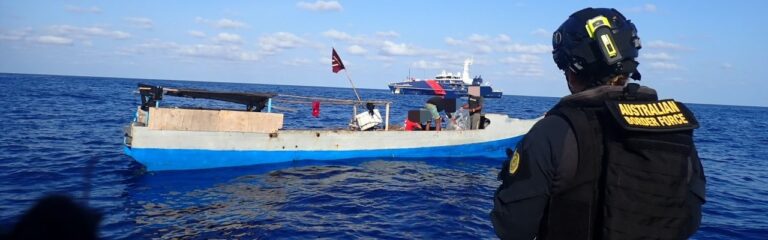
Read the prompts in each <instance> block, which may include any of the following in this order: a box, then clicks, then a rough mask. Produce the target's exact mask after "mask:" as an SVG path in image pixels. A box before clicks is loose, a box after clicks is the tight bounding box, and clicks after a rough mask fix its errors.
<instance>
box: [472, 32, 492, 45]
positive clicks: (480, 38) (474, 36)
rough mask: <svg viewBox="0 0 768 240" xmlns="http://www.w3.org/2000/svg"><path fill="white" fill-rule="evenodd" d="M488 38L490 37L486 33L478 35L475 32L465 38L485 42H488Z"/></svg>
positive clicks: (475, 41)
mask: <svg viewBox="0 0 768 240" xmlns="http://www.w3.org/2000/svg"><path fill="white" fill-rule="evenodd" d="M490 39H491V37H488V36H486V35H480V34H477V33H473V34H472V35H470V36H469V38H467V40H469V41H470V42H474V43H485V42H488V40H490Z"/></svg>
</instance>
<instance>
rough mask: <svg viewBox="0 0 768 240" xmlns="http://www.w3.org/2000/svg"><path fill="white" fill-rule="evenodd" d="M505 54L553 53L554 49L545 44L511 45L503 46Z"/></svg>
mask: <svg viewBox="0 0 768 240" xmlns="http://www.w3.org/2000/svg"><path fill="white" fill-rule="evenodd" d="M501 49H502V50H503V51H505V52H513V53H551V52H552V47H551V46H548V45H545V44H520V43H515V44H510V45H506V46H502V48H501Z"/></svg>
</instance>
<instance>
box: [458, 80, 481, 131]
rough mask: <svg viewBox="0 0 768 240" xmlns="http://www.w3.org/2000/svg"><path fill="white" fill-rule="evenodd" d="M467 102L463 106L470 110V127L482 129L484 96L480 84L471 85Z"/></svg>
mask: <svg viewBox="0 0 768 240" xmlns="http://www.w3.org/2000/svg"><path fill="white" fill-rule="evenodd" d="M467 93H468V94H469V96H468V99H467V104H464V106H462V107H461V108H463V109H467V111H469V129H480V114H481V111H482V110H483V102H484V100H483V96H482V95H481V94H480V86H470V87H469V89H468V90H467Z"/></svg>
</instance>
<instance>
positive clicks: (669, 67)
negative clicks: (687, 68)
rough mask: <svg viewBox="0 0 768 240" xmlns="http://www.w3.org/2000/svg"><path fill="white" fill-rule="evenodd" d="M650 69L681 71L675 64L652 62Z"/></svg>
mask: <svg viewBox="0 0 768 240" xmlns="http://www.w3.org/2000/svg"><path fill="white" fill-rule="evenodd" d="M650 68H651V69H656V70H677V69H681V67H680V66H679V65H677V64H674V63H670V62H652V63H651V64H650Z"/></svg>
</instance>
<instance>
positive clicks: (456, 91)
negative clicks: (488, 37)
mask: <svg viewBox="0 0 768 240" xmlns="http://www.w3.org/2000/svg"><path fill="white" fill-rule="evenodd" d="M472 62H473V60H472V59H466V60H464V71H463V72H462V73H461V74H459V73H455V74H453V73H451V72H446V71H445V70H443V71H442V72H441V73H440V74H438V75H437V76H435V78H434V79H415V78H410V77H409V78H408V79H407V80H406V81H403V82H395V83H390V84H389V90H390V91H392V93H394V94H413V95H441V94H445V95H448V96H455V97H465V96H467V95H468V93H467V90H468V89H467V87H469V86H479V87H480V94H481V95H482V96H483V97H486V98H500V97H501V95H502V92H500V91H498V92H497V91H493V88H492V87H491V86H489V85H487V84H486V85H483V78H482V77H480V76H477V77H474V78H470V77H469V76H470V75H469V66H470V65H472Z"/></svg>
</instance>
